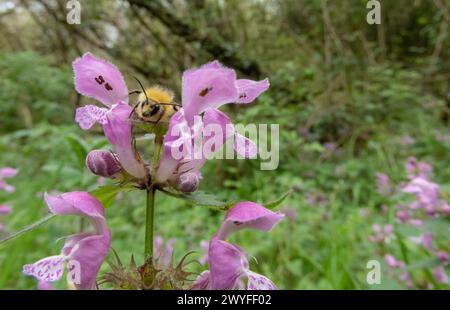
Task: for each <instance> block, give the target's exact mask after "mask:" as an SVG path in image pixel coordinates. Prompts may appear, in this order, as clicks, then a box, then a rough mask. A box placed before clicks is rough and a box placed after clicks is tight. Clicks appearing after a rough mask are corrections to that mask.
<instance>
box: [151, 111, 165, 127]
mask: <svg viewBox="0 0 450 310" xmlns="http://www.w3.org/2000/svg"><path fill="white" fill-rule="evenodd" d="M161 112H162V113H160V115H159V118H158V119H157V120H156V122H155V125H153V127H152V129H151V130H153V129H155V127H156V125H158V123H159V121H160V120H161V119H162V117H163V116H164V113H165V112H166V109H164V108H162V109H161Z"/></svg>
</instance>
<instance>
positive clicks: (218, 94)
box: [0, 53, 283, 289]
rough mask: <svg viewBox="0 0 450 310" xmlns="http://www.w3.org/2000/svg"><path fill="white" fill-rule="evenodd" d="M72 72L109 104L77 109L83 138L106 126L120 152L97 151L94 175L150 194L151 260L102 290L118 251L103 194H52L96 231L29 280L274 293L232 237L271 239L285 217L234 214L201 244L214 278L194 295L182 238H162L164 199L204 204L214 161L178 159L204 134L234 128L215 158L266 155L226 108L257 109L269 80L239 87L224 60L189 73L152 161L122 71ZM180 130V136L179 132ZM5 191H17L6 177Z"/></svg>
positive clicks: (34, 270) (208, 275) (125, 270)
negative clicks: (200, 194)
mask: <svg viewBox="0 0 450 310" xmlns="http://www.w3.org/2000/svg"><path fill="white" fill-rule="evenodd" d="M73 70H74V75H75V78H74V81H75V89H76V90H77V92H79V93H80V94H82V95H84V96H87V97H90V98H92V99H95V100H97V101H98V102H99V103H100V106H97V105H86V106H83V107H80V108H78V109H77V111H76V115H75V121H76V122H77V123H78V124H79V126H80V127H81V129H83V130H88V129H90V128H91V127H93V126H94V125H95V124H99V125H100V126H101V127H102V128H103V132H104V135H105V137H106V139H107V140H108V141H109V143H110V145H111V150H106V149H101V150H92V151H91V152H89V153H88V155H87V157H86V167H87V168H88V169H89V170H90V171H91V172H92V173H93V174H95V175H97V176H100V177H102V178H109V179H112V180H113V181H115V182H116V183H115V186H116V188H117V189H119V190H121V189H125V188H126V189H128V190H130V189H131V190H139V189H140V190H145V191H146V194H147V204H146V227H145V232H146V238H145V240H146V241H145V245H144V246H145V257H144V258H145V261H144V264H142V265H139V266H138V265H137V264H136V262H135V260H134V258H133V259H132V262H131V263H130V266H128V267H125V266H124V265H123V264H122V262H121V261H120V259H119V258H118V256H117V255H116V264H113V263H112V264H111V268H112V271H111V272H109V273H107V274H105V275H103V277H102V278H101V281H100V282H98V281H97V274H98V272H99V270H100V267H101V265H102V263H103V261H104V260H105V258H106V256H107V255H108V252H109V251H110V247H111V241H112V235H113V234H112V233H111V231H110V229H109V228H108V224H107V219H106V216H105V212H104V207H103V205H102V201H101V199H100V198H101V197H100V198H99V197H98V196H96V194H95V191H94V192H93V193H88V192H68V193H63V194H58V195H50V194H46V195H45V202H46V204H47V206H48V209H49V211H50V213H52V214H54V215H56V216H68V217H70V218H75V217H81V218H84V219H85V220H87V221H88V222H89V223H90V226H91V228H92V229H91V230H86V231H81V232H78V233H75V234H73V235H70V236H68V237H66V238H65V242H64V245H63V246H62V248H61V250H60V252H59V253H57V254H56V255H52V256H48V257H46V258H43V259H40V260H38V261H37V262H35V263H31V264H27V265H25V266H24V267H23V273H24V274H26V275H30V276H33V277H35V278H36V279H37V280H38V281H39V288H41V289H52V288H53V286H52V285H51V283H52V282H54V281H57V280H59V279H61V278H62V276H63V274H64V272H65V270H66V272H67V273H68V279H67V281H68V283H69V285H70V286H71V287H74V288H76V289H97V288H99V284H101V283H110V284H111V285H112V286H113V287H114V288H121V289H164V288H191V287H192V288H196V289H233V288H240V287H242V285H243V283H244V281H246V283H247V288H248V289H275V288H276V287H275V285H274V284H273V283H272V282H271V281H270V280H269V279H268V278H266V277H265V276H263V275H260V274H257V273H255V272H252V271H251V270H250V267H249V262H248V256H247V253H246V252H245V251H244V250H243V249H241V248H240V247H238V246H237V245H234V244H232V243H229V242H227V241H226V239H227V237H228V236H229V235H230V234H231V233H232V232H235V231H237V230H240V229H242V228H246V227H248V228H253V229H257V230H261V231H269V230H271V229H272V227H273V226H274V225H275V224H276V223H277V222H278V221H280V220H281V219H282V218H283V215H282V214H280V213H275V212H273V211H270V210H268V209H266V208H264V207H263V206H262V205H259V204H256V203H254V202H241V203H238V204H235V205H233V206H227V207H226V209H227V214H226V216H225V220H224V222H223V223H222V225H221V227H220V229H219V230H218V232H217V233H216V234H215V235H214V236H213V237H212V238H211V240H210V241H209V244H203V245H202V247H203V248H204V250H206V249H207V255H206V256H205V257H204V258H203V259H202V260H203V263H208V266H209V270H208V271H205V272H203V273H202V274H201V275H200V276H199V277H198V279H197V280H196V281H195V284H193V286H192V280H194V279H192V275H193V274H192V273H190V272H187V271H186V270H185V263H184V261H185V259H186V256H187V255H185V257H183V259H182V260H181V262H180V263H178V264H177V265H173V252H174V248H173V246H174V243H175V239H170V240H169V241H168V242H167V243H166V245H165V246H164V245H163V239H162V237H160V236H158V237H156V238H153V222H154V219H153V214H154V213H153V209H154V204H155V200H154V197H155V193H156V192H161V193H166V194H170V195H171V196H177V197H179V198H184V197H186V195H190V197H195V196H193V194H192V193H194V192H195V191H197V189H198V187H199V185H200V183H201V180H202V176H201V173H200V170H201V168H202V166H203V165H204V164H205V162H206V160H207V156H203V157H201V158H200V159H198V158H192V157H190V156H189V154H187V155H186V156H183V157H181V158H175V157H174V156H173V151H174V149H176V148H179V147H180V146H181V145H183V144H185V143H191V142H192V141H193V140H195V139H196V138H197V137H198V136H199V135H203V134H204V133H203V132H202V128H203V126H205V125H211V124H213V125H216V126H219V127H221V128H225V127H227V129H231V130H224V131H223V133H224V134H223V136H221V137H219V139H217V137H215V138H216V140H215V141H217V140H218V141H219V143H218V144H217V143H216V144H215V145H214V147H213V149H212V151H213V152H214V151H215V150H217V149H219V148H220V147H221V146H222V145H223V144H224V143H225V142H226V141H227V140H228V139H230V138H232V139H234V144H233V145H234V149H235V150H236V152H237V153H238V154H241V155H242V156H244V157H245V158H250V157H254V156H255V155H256V153H257V149H256V145H255V143H254V142H253V141H251V140H249V139H247V138H246V137H244V136H241V135H240V134H238V133H237V132H236V130H235V129H234V125H233V124H232V122H231V120H230V118H229V117H228V116H227V115H225V114H224V113H223V112H221V111H219V110H218V108H220V107H221V106H222V105H224V104H228V103H236V104H242V105H245V104H248V103H250V102H252V101H254V100H255V99H256V98H257V97H258V96H259V95H260V94H261V93H263V92H264V91H266V90H267V89H268V87H269V81H268V79H264V80H262V81H252V80H247V79H238V78H237V76H236V72H235V71H234V70H233V69H230V68H226V67H224V66H223V65H221V64H220V63H219V62H218V61H213V62H211V63H208V64H206V65H203V66H201V67H199V68H194V69H190V70H187V71H185V72H184V73H183V77H182V89H181V95H182V97H181V102H182V108H181V109H179V110H178V111H177V112H176V113H175V114H174V115H173V116H172V117H171V118H170V121H169V123H168V126H164V124H159V123H157V124H154V126H151V129H149V127H146V129H147V130H149V131H150V132H151V133H153V134H154V136H155V148H154V150H155V151H154V153H153V156H152V158H148V156H146V155H147V154H146V153H145V152H142V151H140V149H139V147H137V146H136V144H135V141H136V136H135V135H136V134H135V131H134V127H133V126H134V119H133V117H134V116H133V113H134V109H133V107H132V106H131V105H130V104H129V101H130V99H129V94H130V93H129V90H128V87H127V85H126V84H125V79H124V78H123V76H122V74H121V73H120V71H119V70H118V68H117V67H116V66H114V65H113V64H111V63H109V62H107V61H105V60H103V59H100V58H97V57H95V56H94V55H92V54H91V53H86V54H84V55H83V56H82V57H80V58H78V59H76V60H75V61H74V62H73ZM158 89H159V91H160V95H164V92H165V90H164V89H163V88H158ZM151 99H152V100H157V98H151ZM176 128H177V129H179V130H178V131H175V130H174V129H176ZM208 139H212V137H209V138H208V137H206V138H204V140H203V143H205V144H206V143H208ZM147 149H149V148H148V147H145V150H147ZM160 150H162V154H161V156H160V154H159V151H160ZM0 186H2V187H3V188H4V189H6V190H11V187H8V186H7V185H5V184H4V183H3V180H2V179H1V178H0ZM97 195H98V194H97ZM192 199H193V198H191V200H190V201H191V202H192ZM0 210H1V209H0ZM189 276H191V279H190V280H191V282H189V279H188V277H189ZM189 283H191V284H189Z"/></svg>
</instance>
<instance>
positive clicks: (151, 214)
mask: <svg viewBox="0 0 450 310" xmlns="http://www.w3.org/2000/svg"><path fill="white" fill-rule="evenodd" d="M162 144H163V136H162V135H160V134H156V136H155V151H154V153H153V159H152V167H151V168H152V176H155V175H156V168H157V166H158V164H159V158H160V156H159V154H160V153H161V148H162ZM155 194H156V189H155V187H154V186H153V184H152V185H150V187H149V188H148V189H147V202H146V208H145V247H144V256H145V259H148V258H149V257H152V256H153V230H154V223H155Z"/></svg>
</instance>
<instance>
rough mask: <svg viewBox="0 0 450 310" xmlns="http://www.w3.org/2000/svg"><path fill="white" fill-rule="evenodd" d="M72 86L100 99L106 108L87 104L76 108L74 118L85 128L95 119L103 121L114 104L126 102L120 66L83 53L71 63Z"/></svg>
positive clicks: (104, 121) (85, 94)
mask: <svg viewBox="0 0 450 310" xmlns="http://www.w3.org/2000/svg"><path fill="white" fill-rule="evenodd" d="M72 67H73V71H74V73H75V89H76V90H77V92H79V93H80V94H82V95H84V96H88V97H92V98H94V99H96V100H98V101H100V102H101V103H102V104H103V105H104V106H105V107H106V108H99V107H97V106H94V105H88V106H85V107H82V108H78V109H77V112H76V116H75V120H76V121H77V122H78V123H79V124H80V127H81V128H82V129H84V130H86V129H89V128H91V127H92V126H93V125H94V124H95V123H100V124H102V125H104V124H105V123H106V112H107V111H108V110H109V109H110V108H112V106H113V105H115V104H117V103H119V102H121V101H125V102H128V88H127V85H126V84H125V81H124V79H123V76H122V74H121V73H120V71H119V69H117V67H116V66H114V65H113V64H111V63H109V62H107V61H105V60H103V59H100V58H97V57H95V56H94V55H92V54H91V53H86V54H84V55H83V56H82V57H80V58H77V59H76V60H75V61H74V62H73V63H72Z"/></svg>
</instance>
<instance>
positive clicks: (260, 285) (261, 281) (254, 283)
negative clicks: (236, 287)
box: [247, 271, 277, 290]
mask: <svg viewBox="0 0 450 310" xmlns="http://www.w3.org/2000/svg"><path fill="white" fill-rule="evenodd" d="M247 278H248V281H247V289H248V290H276V289H277V287H276V286H275V284H273V282H272V281H270V280H269V279H268V278H267V277H265V276H263V275H261V274H259V273H256V272H253V271H247Z"/></svg>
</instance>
